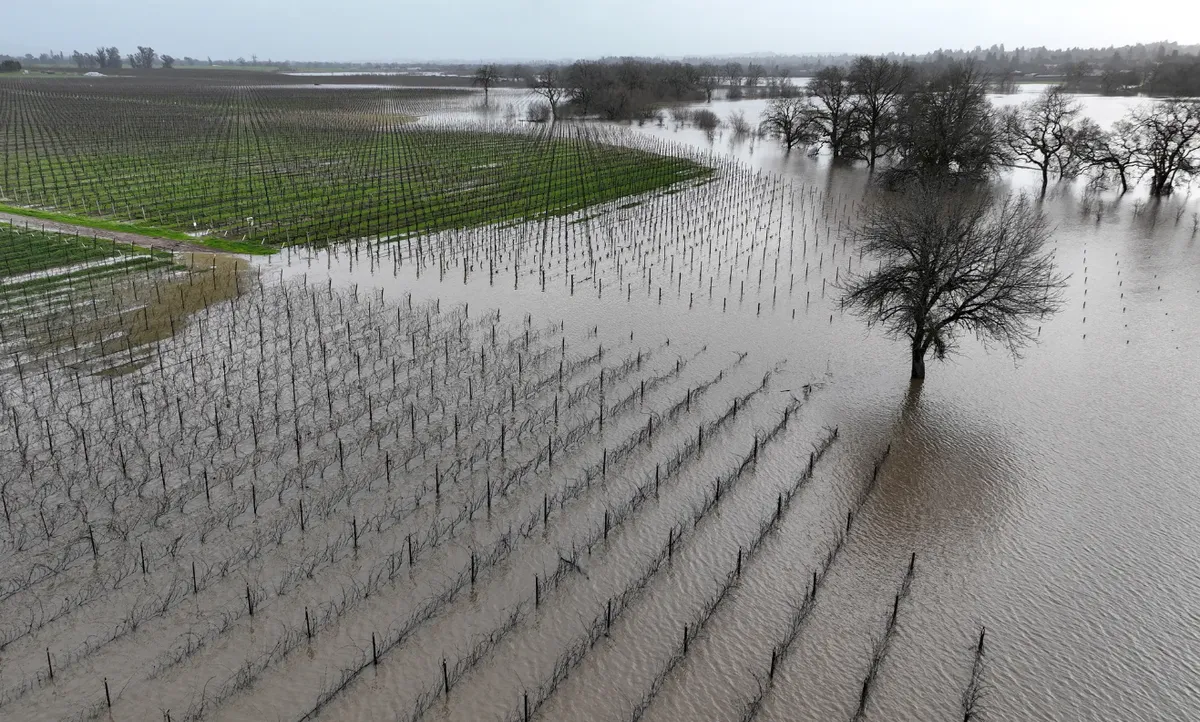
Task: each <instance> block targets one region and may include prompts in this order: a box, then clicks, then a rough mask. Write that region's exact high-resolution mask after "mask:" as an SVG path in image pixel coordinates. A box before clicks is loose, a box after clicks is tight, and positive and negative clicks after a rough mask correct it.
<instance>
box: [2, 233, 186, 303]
mask: <svg viewBox="0 0 1200 722" xmlns="http://www.w3.org/2000/svg"><path fill="white" fill-rule="evenodd" d="M171 259H172V255H171V254H170V253H167V252H164V251H151V250H146V249H142V248H137V247H131V246H129V245H126V244H118V243H113V242H112V241H107V240H103V239H96V238H88V237H84V236H75V235H71V234H66V233H54V232H46V231H42V230H38V229H35V228H33V227H29V228H26V227H24V226H20V225H15V224H8V223H0V295H5V296H7V295H8V294H10V293H11V292H13V291H16V290H28V289H30V288H33V287H41V286H46V285H56V284H61V283H63V282H75V281H78V280H79V279H80V278H82V277H85V276H90V275H96V274H100V275H104V274H108V273H112V272H116V271H122V270H126V269H127V268H129V267H133V266H137V267H156V266H165V265H169V264H170V263H171ZM99 262H104V263H99Z"/></svg>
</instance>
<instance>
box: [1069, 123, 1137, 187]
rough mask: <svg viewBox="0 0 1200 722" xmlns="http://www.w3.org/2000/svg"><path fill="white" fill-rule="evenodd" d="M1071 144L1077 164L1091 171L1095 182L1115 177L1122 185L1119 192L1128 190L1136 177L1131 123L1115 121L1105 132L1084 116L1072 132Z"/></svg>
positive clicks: (1135, 148)
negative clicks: (1108, 130)
mask: <svg viewBox="0 0 1200 722" xmlns="http://www.w3.org/2000/svg"><path fill="white" fill-rule="evenodd" d="M1070 146H1071V154H1072V155H1073V156H1075V158H1077V159H1078V163H1079V164H1080V166H1081V167H1082V168H1083V169H1084V170H1085V171H1091V172H1092V173H1093V174H1094V175H1095V176H1096V180H1097V181H1098V182H1100V183H1102V184H1107V182H1108V181H1109V180H1110V179H1115V180H1116V181H1117V182H1119V183H1120V184H1121V193H1127V192H1129V183H1130V181H1131V180H1136V178H1135V177H1134V174H1135V173H1136V169H1135V168H1134V167H1133V161H1134V154H1135V153H1136V152H1137V135H1136V133H1135V131H1134V127H1133V124H1132V123H1130V122H1129V121H1127V120H1118V121H1117V122H1116V123H1114V124H1113V129H1112V131H1111V132H1108V133H1106V132H1104V131H1103V130H1102V129H1101V128H1100V126H1099V125H1098V124H1097V123H1096V121H1094V120H1092V119H1091V118H1084V119H1083V120H1081V121H1080V122H1079V127H1078V128H1076V129H1075V132H1074V133H1072V135H1071V138H1070Z"/></svg>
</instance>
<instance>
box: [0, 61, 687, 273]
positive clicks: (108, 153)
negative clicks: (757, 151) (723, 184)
mask: <svg viewBox="0 0 1200 722" xmlns="http://www.w3.org/2000/svg"><path fill="white" fill-rule="evenodd" d="M176 85H178V84H176ZM57 87H58V86H57V85H56V86H52V87H50V86H48V87H46V88H41V87H39V88H38V89H37V90H34V91H31V90H30V89H29V88H30V84H20V85H16V84H13V85H5V84H0V108H6V109H7V110H4V111H0V113H6V114H7V117H6V118H3V119H0V120H3V121H4V122H0V129H2V130H0V133H3V135H2V137H0V145H2V158H3V172H2V174H0V203H3V204H5V205H8V206H14V207H21V208H25V209H37V210H40V211H42V212H43V213H50V214H54V217H56V218H58V219H64V218H63V216H64V214H65V215H67V216H73V217H80V216H86V217H88V218H91V219H97V220H99V221H102V222H105V223H115V224H120V225H121V226H122V227H121V228H120V230H134V231H135V232H137V229H142V230H143V231H145V232H146V233H147V234H149V235H159V236H160V237H173V238H176V239H178V240H185V238H181V237H179V236H176V235H174V234H179V233H182V232H187V233H188V234H190V235H189V236H188V237H187V238H186V240H191V241H193V242H201V241H197V239H196V238H195V236H210V238H209V239H207V240H206V241H202V242H206V243H209V244H210V245H211V244H212V243H213V239H212V238H211V237H216V238H219V239H225V240H226V241H228V242H235V243H239V244H240V243H243V242H244V243H246V244H248V245H246V246H234V247H232V249H237V248H242V249H247V248H253V247H256V246H261V245H262V244H263V243H266V244H270V245H284V244H290V243H326V242H333V241H339V240H346V239H354V238H361V237H393V236H401V235H405V234H412V233H417V232H433V231H439V230H445V229H449V228H461V227H470V226H476V225H481V224H487V223H496V222H504V221H514V220H523V219H532V218H537V217H540V216H542V215H544V214H552V215H557V214H565V213H570V212H574V211H577V210H579V209H582V208H585V207H587V206H590V205H594V204H597V203H603V202H608V201H613V200H616V199H619V198H622V197H625V196H630V195H636V194H641V193H645V192H648V191H653V190H656V189H659V188H664V187H667V186H671V185H673V184H676V183H680V182H686V181H691V180H696V179H700V178H703V177H705V176H706V175H707V174H708V173H709V170H708V169H707V168H704V167H702V166H700V165H698V164H696V163H694V162H693V161H691V160H689V159H686V158H680V157H672V156H670V155H664V154H660V153H656V152H653V151H654V150H655V148H651V147H647V148H645V149H639V148H630V147H625V146H620V145H616V144H613V143H611V142H609V141H610V140H611V139H610V138H608V137H607V136H606V135H605V133H606V132H607V131H601V130H596V129H594V128H588V127H574V126H565V125H562V124H560V125H559V126H558V127H555V128H540V129H538V130H537V131H534V132H528V131H526V130H525V129H500V130H497V129H483V128H471V127H462V126H461V125H458V126H439V125H435V124H426V123H421V124H414V123H412V122H411V121H412V120H413V118H414V117H415V116H420V115H424V114H426V113H427V112H429V111H430V110H431V109H436V106H437V104H438V103H439V102H440V101H442V100H444V99H445V98H453V97H455V96H454V95H452V94H449V93H445V92H444V91H443V92H441V93H439V92H438V91H429V90H416V91H412V90H410V91H396V90H373V91H363V90H355V91H345V90H321V89H312V88H302V89H298V88H291V87H281V88H271V89H246V88H239V87H232V88H229V87H225V88H213V87H207V86H202V85H196V86H195V87H191V86H190V85H189V84H186V83H185V84H183V86H182V87H183V89H184V91H186V92H181V90H180V88H179V87H175V86H172V85H171V84H169V83H156V82H151V81H145V82H140V81H131V82H130V83H122V84H120V85H108V86H103V87H102V88H101V89H100V90H97V89H94V88H90V87H89V88H88V89H87V92H86V93H76V92H60V91H58V90H56V88H57ZM167 90H173V91H174V92H167ZM89 93H90V95H89ZM647 142H649V141H647ZM168 233H169V234H172V235H170V236H167V235H164V234H168Z"/></svg>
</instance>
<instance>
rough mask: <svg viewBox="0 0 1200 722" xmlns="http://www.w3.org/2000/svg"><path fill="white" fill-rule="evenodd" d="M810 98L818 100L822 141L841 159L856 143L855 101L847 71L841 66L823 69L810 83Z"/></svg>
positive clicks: (835, 156)
mask: <svg viewBox="0 0 1200 722" xmlns="http://www.w3.org/2000/svg"><path fill="white" fill-rule="evenodd" d="M808 92H809V94H810V95H811V96H812V97H813V98H815V99H816V101H817V108H818V110H819V115H818V120H819V122H820V125H821V128H822V135H823V136H824V137H823V138H822V140H823V141H824V142H825V144H826V145H828V146H829V149H830V150H831V151H832V152H833V157H834V158H841V157H842V156H843V155H844V154H845V151H846V150H847V149H848V148H849V147H850V145H851V143H852V142H853V140H854V138H853V126H854V120H855V119H854V116H855V108H854V97H853V93H852V91H851V90H850V84H849V83H848V82H847V81H846V71H845V69H844V68H841V67H838V66H834V65H831V66H828V67H824V68H821V69H820V70H818V71H817V74H816V75H814V76H813V79H812V80H810V81H809V83H808Z"/></svg>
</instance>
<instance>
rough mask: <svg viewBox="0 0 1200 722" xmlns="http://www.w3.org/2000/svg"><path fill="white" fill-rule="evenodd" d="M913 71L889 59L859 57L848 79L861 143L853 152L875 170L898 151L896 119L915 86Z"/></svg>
mask: <svg viewBox="0 0 1200 722" xmlns="http://www.w3.org/2000/svg"><path fill="white" fill-rule="evenodd" d="M912 78H913V71H912V68H911V67H909V66H907V65H903V64H901V63H898V62H896V61H895V60H889V59H887V58H872V57H868V56H865V55H864V56H862V57H859V58H856V59H855V61H854V65H852V66H851V68H850V74H849V76H848V80H849V85H850V91H851V93H853V97H854V106H855V110H856V112H857V115H858V118H857V120H858V123H857V125H858V130H859V133H860V134H861V136H862V139H861V142H859V143H857V144H855V146H854V151H855V154H856V155H857V156H859V158H861V159H862V160H865V161H867V166H868V167H869V168H871V169H872V170H874V168H875V162H876V161H877V160H878V159H879V158H882V157H885V156H888V155H890V154H891V153H892V151H893V150H895V148H896V132H895V130H896V116H897V114H898V113H899V111H900V108H901V106H902V104H903V102H904V94H905V93H906V92H908V91H909V90H910V88H911V85H912Z"/></svg>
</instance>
